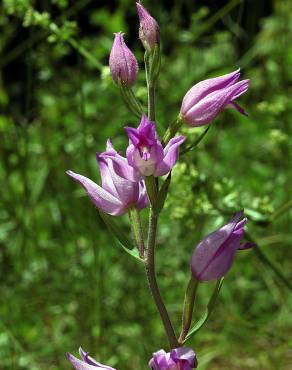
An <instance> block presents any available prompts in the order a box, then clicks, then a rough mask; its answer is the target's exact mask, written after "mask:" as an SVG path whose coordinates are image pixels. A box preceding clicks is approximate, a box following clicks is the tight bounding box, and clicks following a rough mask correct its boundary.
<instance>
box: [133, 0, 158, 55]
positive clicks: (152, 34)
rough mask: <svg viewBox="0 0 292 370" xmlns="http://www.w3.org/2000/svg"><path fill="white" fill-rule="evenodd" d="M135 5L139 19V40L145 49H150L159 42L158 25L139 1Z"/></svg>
mask: <svg viewBox="0 0 292 370" xmlns="http://www.w3.org/2000/svg"><path fill="white" fill-rule="evenodd" d="M136 6H137V12H138V16H139V20H140V28H139V37H140V40H141V41H142V43H143V45H144V47H145V49H147V50H151V49H153V48H154V46H155V45H156V44H159V42H160V30H159V25H158V23H157V21H156V20H155V19H154V18H153V17H152V16H151V15H150V14H149V12H148V11H147V10H146V9H145V8H144V6H143V5H142V4H141V3H140V2H139V3H136Z"/></svg>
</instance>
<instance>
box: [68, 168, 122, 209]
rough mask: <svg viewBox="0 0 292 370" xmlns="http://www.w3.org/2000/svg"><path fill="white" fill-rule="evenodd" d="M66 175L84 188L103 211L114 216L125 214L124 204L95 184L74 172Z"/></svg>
mask: <svg viewBox="0 0 292 370" xmlns="http://www.w3.org/2000/svg"><path fill="white" fill-rule="evenodd" d="M66 173H67V175H69V176H71V177H72V178H73V179H74V180H76V181H77V182H79V183H80V185H82V186H83V188H84V189H85V190H86V192H87V194H88V195H89V197H90V199H91V200H92V201H93V203H94V204H95V205H96V206H97V207H98V208H100V209H101V210H102V211H104V212H105V213H108V214H109V215H112V216H117V215H121V214H123V213H125V209H124V206H123V204H122V202H121V201H120V200H119V199H118V198H116V197H114V196H113V195H112V194H111V193H109V192H108V191H106V190H104V189H103V188H102V187H100V186H99V185H97V184H96V183H95V182H93V181H92V180H90V179H88V178H87V177H85V176H82V175H79V174H78V173H75V172H73V171H67V172H66Z"/></svg>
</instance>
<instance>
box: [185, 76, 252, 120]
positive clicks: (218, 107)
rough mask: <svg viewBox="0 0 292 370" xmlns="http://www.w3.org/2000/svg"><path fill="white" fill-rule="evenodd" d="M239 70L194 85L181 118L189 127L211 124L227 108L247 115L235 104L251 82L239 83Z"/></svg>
mask: <svg viewBox="0 0 292 370" xmlns="http://www.w3.org/2000/svg"><path fill="white" fill-rule="evenodd" d="M239 78H240V72H239V69H238V70H237V71H235V72H232V73H229V74H226V75H224V76H220V77H216V78H210V79H207V80H204V81H201V82H199V83H197V84H196V85H194V86H193V87H192V88H191V89H190V90H189V91H188V92H187V93H186V95H185V97H184V98H183V101H182V106H181V110H180V117H181V119H182V120H183V121H185V122H186V123H187V124H188V125H189V126H192V127H197V126H203V125H207V124H209V123H211V122H212V121H213V120H214V119H215V118H216V117H217V116H218V114H219V113H221V112H222V111H223V110H224V109H225V108H226V107H227V106H230V107H232V108H234V109H236V110H237V111H238V112H239V113H241V114H243V115H247V113H246V112H245V111H244V109H243V108H242V107H240V105H238V104H237V103H236V102H235V99H237V98H238V97H239V96H240V95H242V94H244V93H245V92H246V91H247V90H248V87H249V80H242V81H238V80H239Z"/></svg>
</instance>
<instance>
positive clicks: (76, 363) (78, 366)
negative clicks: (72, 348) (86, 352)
mask: <svg viewBox="0 0 292 370" xmlns="http://www.w3.org/2000/svg"><path fill="white" fill-rule="evenodd" d="M67 358H68V360H69V361H70V362H71V364H72V366H73V367H74V369H75V370H115V369H114V368H112V367H109V366H104V365H102V364H98V363H97V365H90V364H88V363H86V362H84V361H81V360H79V359H78V358H76V357H75V356H73V355H71V353H67Z"/></svg>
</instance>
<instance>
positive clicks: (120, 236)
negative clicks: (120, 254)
mask: <svg viewBox="0 0 292 370" xmlns="http://www.w3.org/2000/svg"><path fill="white" fill-rule="evenodd" d="M99 214H100V217H101V218H102V220H103V222H104V223H105V224H106V225H107V227H108V228H109V230H110V231H111V232H112V234H113V235H114V236H115V237H116V239H117V240H118V242H119V244H120V245H121V246H122V248H123V249H124V250H125V251H126V252H127V253H128V254H130V255H131V256H132V257H134V258H136V259H138V260H139V261H140V262H144V261H143V259H141V258H140V257H139V252H138V250H137V249H136V248H135V247H133V244H132V242H131V240H130V239H129V238H128V237H127V235H125V233H124V232H123V230H122V229H121V228H120V227H119V226H118V225H117V223H116V222H115V221H114V220H113V218H112V217H111V216H109V215H107V214H106V213H104V212H102V211H101V210H99Z"/></svg>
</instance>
